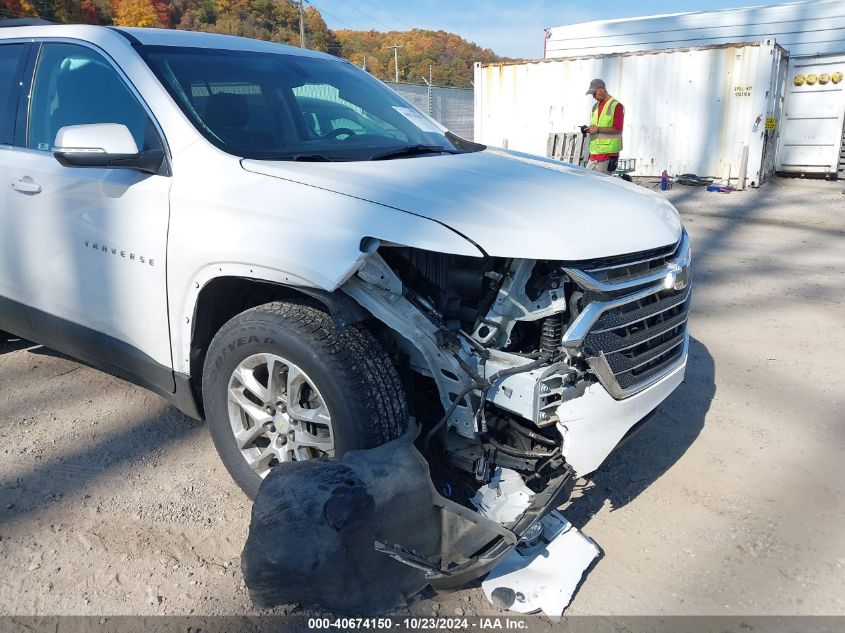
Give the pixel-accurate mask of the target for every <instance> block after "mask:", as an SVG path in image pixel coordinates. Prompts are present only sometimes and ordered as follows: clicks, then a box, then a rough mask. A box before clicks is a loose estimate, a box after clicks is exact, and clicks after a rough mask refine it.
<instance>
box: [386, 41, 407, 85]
mask: <svg viewBox="0 0 845 633" xmlns="http://www.w3.org/2000/svg"><path fill="white" fill-rule="evenodd" d="M388 48H392V49H393V66H394V70H396V83H399V49H400V48H404V47H403V46H399V44H394V45H393V46H388Z"/></svg>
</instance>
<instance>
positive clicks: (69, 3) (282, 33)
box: [0, 0, 504, 87]
mask: <svg viewBox="0 0 845 633" xmlns="http://www.w3.org/2000/svg"><path fill="white" fill-rule="evenodd" d="M16 15H18V16H23V15H31V16H40V17H43V18H47V19H50V20H55V21H58V22H67V23H85V24H116V25H119V26H142V27H161V28H178V29H187V30H194V31H208V32H213V33H227V34H232V35H241V36H243V37H252V38H257V39H263V40H270V41H274V42H281V43H285V44H293V45H295V46H298V45H299V3H298V1H297V0H0V17H12V16H16ZM304 22H305V39H306V41H305V44H306V46H307V47H308V48H312V49H315V50H319V51H324V52H327V53H331V54H333V55H338V56H340V57H343V58H345V59H348V60H350V61H351V62H353V63H354V64H356V65H357V66H364V65H365V64H366V68H367V70H368V71H370V72H371V73H372V74H373V75H375V76H376V77H378V78H379V79H387V80H392V79H393V77H394V61H393V60H394V58H393V51H392V50H391V48H390V47H391V46H393V45H394V44H398V45H400V46H401V47H402V48H401V49H400V50H399V78H400V80H401V81H406V82H413V83H422V81H423V77H425V78H426V79H427V78H428V69H429V66H431V67H432V77H433V81H434V83H435V84H437V85H443V86H462V87H463V86H468V85H469V83H470V80H471V78H472V64H473V62H485V63H487V62H494V61H500V60H502V59H504V58H500V57H498V56H496V55H495V54H494V53H493V51H491V50H490V49H487V48H481V47H479V46H477V45H475V44H473V43H471V42H468V41H466V40H465V39H463V38H461V37H460V36H458V35H455V34H454V33H447V32H445V31H427V30H423V29H412V30H410V31H390V32H386V33H382V32H377V31H352V30H340V31H333V30H331V29H329V28H328V26H326V23H325V21H324V20H323V17H322V16H321V15H320V12H319V11H318V10H317V9H316V8H314V7H313V6H307V7H306V8H305V10H304Z"/></svg>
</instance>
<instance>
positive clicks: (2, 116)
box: [0, 44, 29, 145]
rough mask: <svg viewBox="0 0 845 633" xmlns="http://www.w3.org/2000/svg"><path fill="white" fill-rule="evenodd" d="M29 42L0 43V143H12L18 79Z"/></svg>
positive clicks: (18, 88)
mask: <svg viewBox="0 0 845 633" xmlns="http://www.w3.org/2000/svg"><path fill="white" fill-rule="evenodd" d="M28 50H29V44H0V145H11V144H12V143H13V135H14V124H15V112H16V111H17V107H18V98H19V96H20V90H21V87H20V81H21V75H22V74H23V67H24V65H25V64H26V55H27V52H28Z"/></svg>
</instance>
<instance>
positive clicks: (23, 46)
mask: <svg viewBox="0 0 845 633" xmlns="http://www.w3.org/2000/svg"><path fill="white" fill-rule="evenodd" d="M31 49H32V45H31V44H28V43H4V42H3V41H2V40H0V253H2V254H3V255H2V256H0V330H5V331H8V332H13V333H15V334H18V335H20V336H30V335H31V331H30V329H29V324H28V323H27V321H26V316H25V313H24V309H23V306H22V305H21V304H20V303H18V302H17V301H15V297H16V296H17V292H16V289H17V288H18V287H19V286H20V284H21V281H22V280H21V275H22V274H23V271H22V270H21V269H20V267H19V265H18V263H19V253H20V250H21V244H20V242H19V240H18V239H17V237H16V236H15V234H14V232H10V231H9V230H8V229H9V224H10V222H11V221H12V218H13V217H14V212H13V210H12V209H11V208H10V203H11V200H10V198H11V196H10V195H9V194H10V192H11V184H12V179H11V172H12V169H13V167H14V164H15V156H14V154H13V152H12V151H11V149H12V145H13V143H14V136H15V121H16V120H17V111H18V103H19V101H20V95H21V92H22V88H23V77H24V70H25V68H26V64H27V59H28V57H29V53H30V50H31Z"/></svg>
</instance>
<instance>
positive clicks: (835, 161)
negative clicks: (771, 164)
mask: <svg viewBox="0 0 845 633" xmlns="http://www.w3.org/2000/svg"><path fill="white" fill-rule="evenodd" d="M843 76H845V54H840V55H829V56H825V57H814V58H796V59H792V60H791V61H790V67H789V75H788V78H787V82H788V83H787V95H786V103H785V107H784V116H783V122H782V123H783V125H782V129H781V131H780V143H779V147H778V159H777V171H779V172H785V173H795V174H820V175H830V176H835V175H836V172H837V170H838V169H839V159H840V152H841V150H842V130H843V118H845V78H843Z"/></svg>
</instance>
